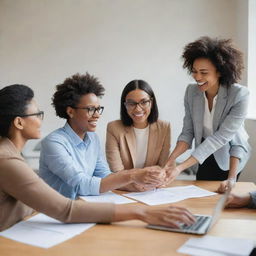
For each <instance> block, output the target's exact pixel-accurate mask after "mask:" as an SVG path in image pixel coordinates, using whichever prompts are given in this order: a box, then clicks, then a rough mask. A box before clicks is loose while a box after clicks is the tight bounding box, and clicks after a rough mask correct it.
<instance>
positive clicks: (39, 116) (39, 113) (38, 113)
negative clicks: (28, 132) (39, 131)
mask: <svg viewBox="0 0 256 256" xmlns="http://www.w3.org/2000/svg"><path fill="white" fill-rule="evenodd" d="M18 116H19V117H29V116H37V117H38V118H40V119H41V120H43V119H44V111H39V112H37V113H32V114H24V115H18Z"/></svg>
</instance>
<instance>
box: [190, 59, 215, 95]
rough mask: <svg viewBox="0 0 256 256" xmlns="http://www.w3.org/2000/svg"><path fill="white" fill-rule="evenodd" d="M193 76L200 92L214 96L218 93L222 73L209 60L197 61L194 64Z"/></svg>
mask: <svg viewBox="0 0 256 256" xmlns="http://www.w3.org/2000/svg"><path fill="white" fill-rule="evenodd" d="M192 76H193V78H194V79H195V80H196V82H197V84H198V88H199V90H200V91H202V92H211V93H212V94H215V93H217V92H218V88H219V78H220V73H219V72H218V71H217V69H216V67H215V66H214V65H213V64H212V62H211V61H210V60H209V59H206V58H199V59H196V60H195V61H194V63H193V69H192Z"/></svg>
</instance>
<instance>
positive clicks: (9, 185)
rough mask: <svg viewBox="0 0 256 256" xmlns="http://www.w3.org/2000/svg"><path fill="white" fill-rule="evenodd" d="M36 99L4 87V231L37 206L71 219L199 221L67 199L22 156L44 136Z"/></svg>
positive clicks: (20, 88)
mask: <svg viewBox="0 0 256 256" xmlns="http://www.w3.org/2000/svg"><path fill="white" fill-rule="evenodd" d="M33 97H34V93H33V91H32V90H31V89H30V88H29V87H27V86H25V85H19V84H15V85H10V86H6V87H5V88H3V89H1V90H0V136H1V138H0V231H2V230H4V229H6V228H8V227H10V226H11V225H13V224H15V223H16V222H18V221H20V220H22V219H23V218H24V217H25V216H28V215H30V214H31V213H32V212H33V209H34V210H36V211H38V212H42V213H44V214H46V215H49V216H50V217H52V218H56V219H58V220H60V221H63V222H67V223H70V222H106V223H107V222H112V221H122V220H130V219H140V220H142V221H145V222H147V223H151V224H156V225H164V226H172V227H178V223H177V222H178V221H181V222H184V223H186V224H191V223H193V222H194V218H193V216H192V215H191V213H190V212H189V211H187V210H186V209H184V208H180V207H179V208H177V207H170V206H169V207H161V208H160V209H159V208H153V207H149V206H145V205H134V204H133V205H129V204H128V205H114V204H112V203H101V204H99V203H88V202H85V201H83V200H71V199H69V198H66V197H64V196H62V195H61V194H59V193H58V192H57V191H55V190H54V189H52V188H51V187H50V186H48V185H47V184H46V183H45V182H44V181H43V180H42V179H40V178H39V177H38V176H37V175H36V174H35V172H34V171H33V170H32V169H31V168H30V167H29V166H28V165H27V163H26V162H25V161H24V159H23V158H22V156H21V151H22V149H23V147H24V145H25V143H26V142H27V140H29V139H38V138H40V136H41V134H40V127H41V122H42V119H43V114H44V113H43V112H42V111H39V110H38V107H37V104H36V102H35V101H34V99H33Z"/></svg>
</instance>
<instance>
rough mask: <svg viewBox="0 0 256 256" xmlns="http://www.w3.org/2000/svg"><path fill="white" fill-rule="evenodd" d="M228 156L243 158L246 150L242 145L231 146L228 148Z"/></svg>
mask: <svg viewBox="0 0 256 256" xmlns="http://www.w3.org/2000/svg"><path fill="white" fill-rule="evenodd" d="M229 153H230V156H233V157H237V158H239V159H243V158H244V155H245V153H246V151H245V150H244V148H242V147H239V146H238V147H232V148H231V149H230V152H229Z"/></svg>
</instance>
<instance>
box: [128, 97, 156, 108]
mask: <svg viewBox="0 0 256 256" xmlns="http://www.w3.org/2000/svg"><path fill="white" fill-rule="evenodd" d="M151 100H152V98H151V99H149V100H142V101H140V102H135V101H126V102H124V105H125V107H126V108H127V109H129V110H132V109H135V108H136V107H137V105H139V106H140V107H141V108H142V109H146V108H148V107H149V106H150V103H151Z"/></svg>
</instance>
